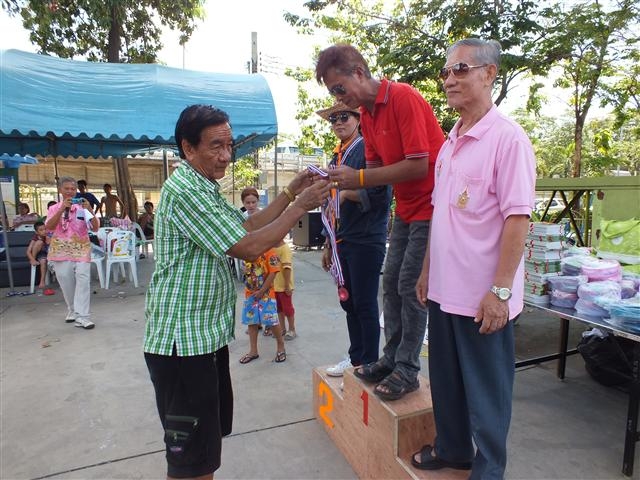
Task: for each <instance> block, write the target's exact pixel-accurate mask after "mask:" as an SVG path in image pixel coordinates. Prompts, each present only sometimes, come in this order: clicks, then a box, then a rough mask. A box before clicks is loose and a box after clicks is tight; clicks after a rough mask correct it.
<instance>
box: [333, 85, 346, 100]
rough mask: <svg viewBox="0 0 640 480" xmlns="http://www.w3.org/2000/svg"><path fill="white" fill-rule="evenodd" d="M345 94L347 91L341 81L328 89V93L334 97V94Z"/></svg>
mask: <svg viewBox="0 0 640 480" xmlns="http://www.w3.org/2000/svg"><path fill="white" fill-rule="evenodd" d="M346 94H347V91H346V90H345V89H344V87H343V86H342V84H341V83H339V84H337V85H334V86H333V87H331V88H330V89H329V95H332V96H334V97H335V96H336V95H346Z"/></svg>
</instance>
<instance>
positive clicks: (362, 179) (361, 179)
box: [360, 168, 364, 187]
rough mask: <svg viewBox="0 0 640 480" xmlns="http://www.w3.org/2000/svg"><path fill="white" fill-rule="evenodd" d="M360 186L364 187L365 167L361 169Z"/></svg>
mask: <svg viewBox="0 0 640 480" xmlns="http://www.w3.org/2000/svg"><path fill="white" fill-rule="evenodd" d="M360 186H361V187H364V168H361V169H360Z"/></svg>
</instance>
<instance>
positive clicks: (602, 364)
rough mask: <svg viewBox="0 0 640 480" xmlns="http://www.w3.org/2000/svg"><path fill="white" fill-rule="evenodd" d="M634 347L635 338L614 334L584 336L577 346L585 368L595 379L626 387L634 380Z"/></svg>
mask: <svg viewBox="0 0 640 480" xmlns="http://www.w3.org/2000/svg"><path fill="white" fill-rule="evenodd" d="M633 348H634V342H633V340H629V339H628V338H624V337H616V336H614V335H607V336H606V337H604V338H601V337H599V336H598V335H589V336H586V337H582V339H581V340H580V342H579V343H578V346H577V349H578V352H580V354H581V355H582V358H584V363H585V368H586V370H587V372H588V373H589V375H591V377H592V378H593V379H594V380H596V381H597V382H599V383H601V384H602V385H606V386H608V387H621V388H624V389H626V388H627V387H628V384H629V382H631V380H632V370H631V362H632V360H633Z"/></svg>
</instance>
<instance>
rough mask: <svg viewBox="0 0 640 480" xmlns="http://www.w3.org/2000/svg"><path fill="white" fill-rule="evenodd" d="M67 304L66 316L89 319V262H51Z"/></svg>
mask: <svg viewBox="0 0 640 480" xmlns="http://www.w3.org/2000/svg"><path fill="white" fill-rule="evenodd" d="M51 263H52V264H53V268H54V270H55V272H56V278H57V279H58V283H59V284H60V288H61V289H62V295H63V296H64V301H65V302H66V304H67V309H68V313H67V315H68V317H67V318H72V317H73V318H75V319H79V318H84V319H87V320H88V319H89V303H90V301H91V263H90V262H55V261H52V262H51Z"/></svg>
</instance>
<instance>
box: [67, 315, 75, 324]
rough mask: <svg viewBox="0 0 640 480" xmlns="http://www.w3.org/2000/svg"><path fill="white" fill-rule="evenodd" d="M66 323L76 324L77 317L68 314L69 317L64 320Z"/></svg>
mask: <svg viewBox="0 0 640 480" xmlns="http://www.w3.org/2000/svg"><path fill="white" fill-rule="evenodd" d="M64 321H65V322H67V323H71V322H75V321H76V317H74V316H73V313H67V316H66V318H65V319H64Z"/></svg>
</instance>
